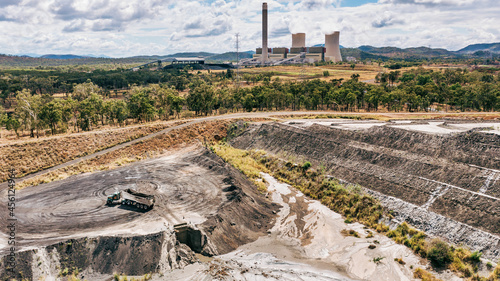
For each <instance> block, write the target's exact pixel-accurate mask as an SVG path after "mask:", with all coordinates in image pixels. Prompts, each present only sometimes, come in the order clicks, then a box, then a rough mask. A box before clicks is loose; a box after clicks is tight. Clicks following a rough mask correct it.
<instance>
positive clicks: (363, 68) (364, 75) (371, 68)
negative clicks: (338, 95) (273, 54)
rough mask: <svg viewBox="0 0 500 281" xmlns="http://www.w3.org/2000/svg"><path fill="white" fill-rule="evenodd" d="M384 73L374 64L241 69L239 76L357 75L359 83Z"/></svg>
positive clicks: (294, 77) (303, 77)
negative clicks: (260, 74)
mask: <svg viewBox="0 0 500 281" xmlns="http://www.w3.org/2000/svg"><path fill="white" fill-rule="evenodd" d="M325 71H328V73H329V76H325V75H324V72H325ZM381 71H384V70H383V69H382V68H381V67H379V66H378V65H376V64H372V65H363V64H356V66H355V67H354V69H353V68H352V67H351V65H350V64H342V65H322V66H309V65H304V66H296V65H280V66H270V67H254V68H243V69H241V70H240V74H245V73H248V74H257V73H265V72H273V73H274V77H280V79H283V80H297V79H311V78H316V79H321V80H327V81H329V80H331V79H341V78H342V79H344V80H347V79H350V78H351V76H352V75H353V74H359V75H360V77H359V80H360V81H368V80H373V79H375V76H376V75H377V74H378V73H379V72H381Z"/></svg>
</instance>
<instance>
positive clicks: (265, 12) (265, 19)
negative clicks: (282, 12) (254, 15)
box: [262, 2, 268, 64]
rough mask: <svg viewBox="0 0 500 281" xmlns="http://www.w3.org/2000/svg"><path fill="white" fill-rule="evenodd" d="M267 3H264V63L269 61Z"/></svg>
mask: <svg viewBox="0 0 500 281" xmlns="http://www.w3.org/2000/svg"><path fill="white" fill-rule="evenodd" d="M267 51H268V50H267V3H265V2H264V3H262V64H264V63H266V62H267V57H268V54H267V53H268V52H267Z"/></svg>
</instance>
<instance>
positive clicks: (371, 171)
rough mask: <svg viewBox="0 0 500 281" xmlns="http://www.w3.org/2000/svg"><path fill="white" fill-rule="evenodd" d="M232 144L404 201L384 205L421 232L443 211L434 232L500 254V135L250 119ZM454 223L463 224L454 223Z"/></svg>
mask: <svg viewBox="0 0 500 281" xmlns="http://www.w3.org/2000/svg"><path fill="white" fill-rule="evenodd" d="M234 129H236V128H234ZM229 134H231V133H229ZM230 143H231V145H233V146H234V147H236V148H240V149H247V150H248V149H261V150H265V151H267V152H269V153H272V154H275V155H278V156H279V157H281V158H284V159H295V160H297V161H299V160H300V161H306V160H307V161H310V162H311V163H313V164H315V165H317V166H320V165H322V166H324V167H325V168H326V169H327V170H328V173H329V174H331V175H332V176H334V177H336V178H339V179H342V180H345V181H346V182H351V183H357V184H360V185H361V186H364V187H366V188H367V189H369V190H371V191H373V192H377V193H378V194H380V195H381V196H382V197H383V196H386V197H388V198H395V199H399V200H401V202H399V203H401V204H389V201H385V203H386V206H388V207H389V208H391V209H394V211H396V212H399V213H400V215H401V217H400V218H401V219H402V220H406V221H408V222H409V223H411V224H413V225H414V226H416V227H419V226H420V229H421V230H427V231H428V230H429V228H430V224H429V223H428V219H429V218H428V217H427V215H423V214H435V215H439V219H437V220H441V221H443V223H442V224H438V226H437V227H436V229H433V231H432V233H433V234H435V235H436V236H440V237H445V238H448V239H449V240H450V242H453V243H456V244H461V243H463V244H466V245H467V246H469V247H471V248H473V249H482V250H484V251H485V255H489V256H491V257H499V253H498V251H492V250H491V249H492V247H496V249H498V248H500V244H499V240H500V239H499V236H498V235H499V234H500V200H499V197H500V171H498V170H497V169H498V167H500V136H499V135H494V134H486V133H479V132H473V131H470V132H466V133H461V134H455V135H431V134H425V133H419V132H414V131H408V130H403V129H398V128H391V127H386V126H382V127H373V128H371V129H368V130H363V131H348V130H342V129H335V128H332V127H327V126H323V125H313V126H311V127H307V128H300V127H295V126H290V125H285V124H280V123H264V124H254V125H251V126H250V127H248V128H247V129H246V130H245V131H244V132H243V133H241V134H239V135H238V136H236V137H235V138H233V139H232V140H231V141H230ZM497 179H498V180H497ZM382 197H379V199H380V198H382ZM382 202H383V203H384V200H382ZM403 202H404V204H403ZM409 206H414V207H418V210H419V213H422V215H414V214H413V212H414V211H415V208H412V207H409ZM445 218H446V219H448V220H444V219H445ZM435 222H436V221H435V220H434V223H435ZM434 223H433V224H434ZM454 223H461V224H460V225H463V226H464V227H459V228H454V227H451V226H453V225H455V224H454ZM425 225H427V227H424V226H425ZM465 226H468V227H465ZM453 233H455V234H453ZM479 236H481V237H487V238H484V239H483V238H481V239H479V238H477V237H479Z"/></svg>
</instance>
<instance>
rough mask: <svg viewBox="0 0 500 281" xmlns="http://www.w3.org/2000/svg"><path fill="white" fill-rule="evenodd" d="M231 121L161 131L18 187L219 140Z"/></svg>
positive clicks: (29, 180)
mask: <svg viewBox="0 0 500 281" xmlns="http://www.w3.org/2000/svg"><path fill="white" fill-rule="evenodd" d="M231 122H234V120H218V121H211V122H202V123H199V124H193V125H190V126H187V127H184V128H180V129H175V130H173V131H171V132H170V133H168V134H162V135H160V136H156V137H154V138H150V139H147V140H145V141H141V142H139V143H136V144H133V145H130V146H127V147H124V148H121V149H118V150H115V151H111V152H108V153H105V154H102V155H99V156H96V157H94V158H92V159H88V160H85V161H82V162H79V163H77V164H74V165H70V166H68V167H65V168H61V169H58V170H55V171H52V172H49V173H47V174H44V175H39V176H35V177H33V178H30V179H27V180H25V181H23V182H21V183H20V184H19V185H17V186H16V188H19V189H21V188H24V187H26V186H31V185H38V184H41V183H46V182H52V181H55V180H61V179H65V178H67V177H69V176H71V175H76V174H81V173H88V172H93V171H98V170H109V169H113V168H116V167H119V166H122V165H125V164H128V163H132V162H136V161H139V160H142V159H147V158H152V157H158V156H160V155H161V154H164V153H166V152H167V150H168V149H172V148H175V147H177V146H180V145H186V144H191V143H193V142H196V141H201V142H212V141H215V140H217V141H218V140H221V139H222V138H223V137H225V136H226V134H227V127H228V125H229V124H230V123H231Z"/></svg>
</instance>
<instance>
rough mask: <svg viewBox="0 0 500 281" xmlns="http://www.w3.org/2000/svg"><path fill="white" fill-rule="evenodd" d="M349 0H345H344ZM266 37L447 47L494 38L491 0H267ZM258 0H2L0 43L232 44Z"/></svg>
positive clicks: (93, 47)
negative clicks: (353, 3)
mask: <svg viewBox="0 0 500 281" xmlns="http://www.w3.org/2000/svg"><path fill="white" fill-rule="evenodd" d="M345 1H348V0H344V2H345ZM267 2H268V6H269V34H270V36H271V37H270V38H269V43H270V46H289V45H290V44H291V35H290V34H291V33H296V32H305V33H306V34H307V35H306V43H307V44H308V45H314V44H318V43H323V41H324V34H325V33H329V32H332V31H336V30H339V31H341V44H342V45H344V46H352V47H356V46H359V45H374V46H387V45H393V46H396V47H416V46H429V45H431V46H432V47H441V48H447V49H451V50H457V49H460V48H462V47H464V46H466V45H468V44H472V43H481V42H494V41H500V31H499V30H498V26H500V18H499V17H498V15H499V14H500V6H499V5H498V2H497V1H496V0H379V1H378V3H374V4H367V5H363V6H359V7H355V8H353V7H342V3H341V2H342V1H341V0H304V1H292V0H269V1H267ZM261 5H262V1H257V0H216V1H210V2H205V1H200V0H185V1H173V0H127V1H123V0H21V1H13V0H1V1H0V30H2V40H0V53H10V54H18V53H34V52H37V53H41V54H44V53H54V52H60V53H75V54H89V53H95V54H106V55H110V56H132V55H141V54H145V55H151V54H159V55H164V54H169V53H175V52H182V51H208V52H225V51H232V50H234V35H235V34H236V33H240V35H241V48H242V49H244V50H253V49H255V48H256V47H258V46H259V45H260V44H261V42H260V41H261V33H260V32H261V14H260V10H261Z"/></svg>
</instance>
